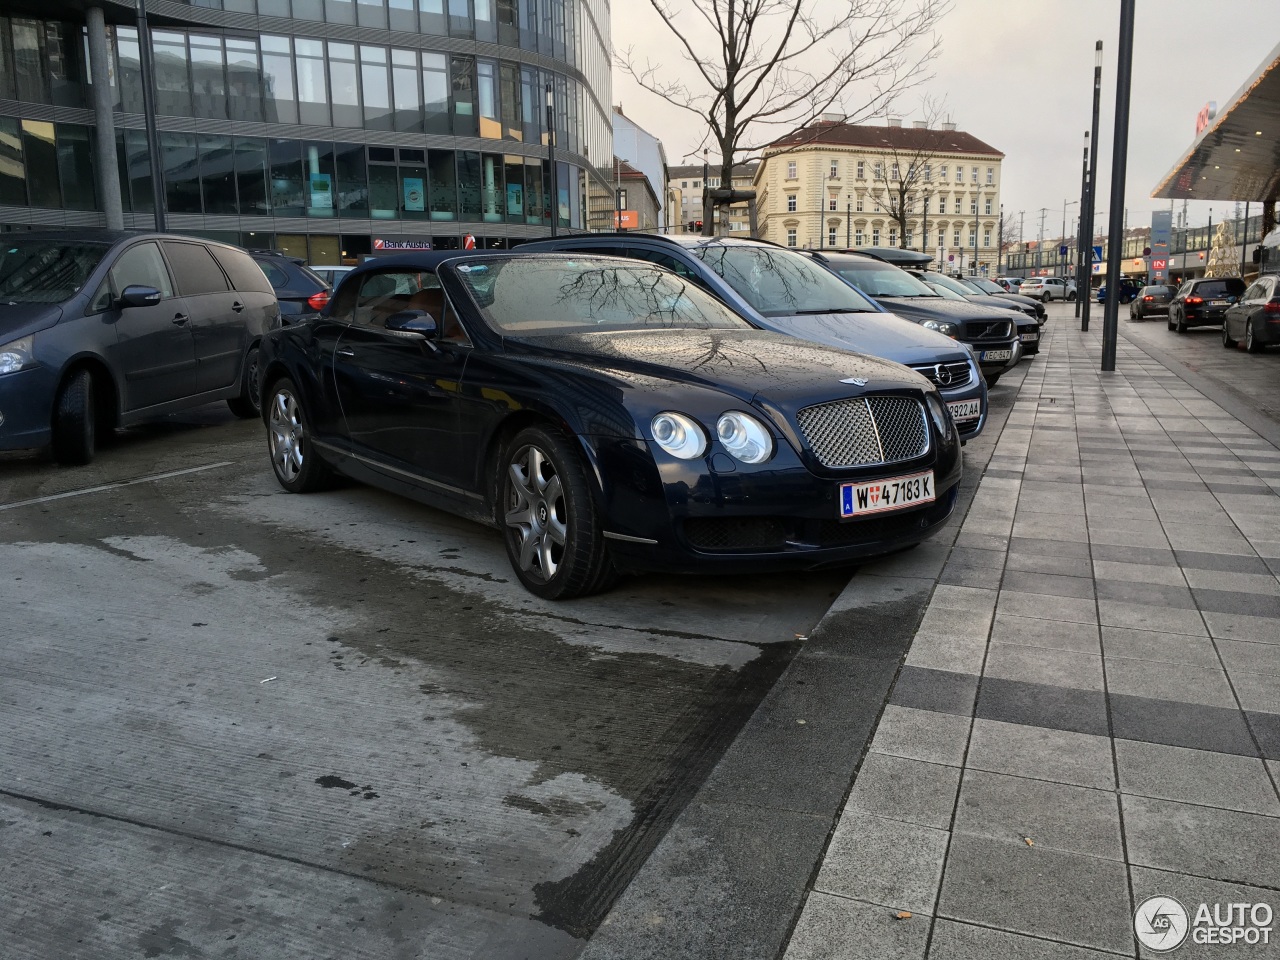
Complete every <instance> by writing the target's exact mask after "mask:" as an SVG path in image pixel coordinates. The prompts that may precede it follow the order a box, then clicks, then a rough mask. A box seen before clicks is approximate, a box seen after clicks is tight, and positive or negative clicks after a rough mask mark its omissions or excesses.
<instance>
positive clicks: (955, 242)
mask: <svg viewBox="0 0 1280 960" xmlns="http://www.w3.org/2000/svg"><path fill="white" fill-rule="evenodd" d="M951 245H952V246H953V247H958V246H960V228H959V227H957V228H956V232H955V236H953V237H952V242H951Z"/></svg>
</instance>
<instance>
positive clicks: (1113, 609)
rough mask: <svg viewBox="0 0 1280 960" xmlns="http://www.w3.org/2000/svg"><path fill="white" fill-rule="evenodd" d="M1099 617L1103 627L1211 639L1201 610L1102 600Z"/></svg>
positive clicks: (1099, 606)
mask: <svg viewBox="0 0 1280 960" xmlns="http://www.w3.org/2000/svg"><path fill="white" fill-rule="evenodd" d="M1098 618H1099V621H1100V622H1101V623H1102V625H1103V626H1108V627H1129V628H1131V629H1134V630H1158V631H1163V632H1166V633H1185V634H1187V635H1188V636H1200V637H1204V636H1208V633H1209V631H1208V629H1207V628H1206V627H1205V624H1204V620H1203V619H1202V618H1201V616H1200V613H1199V611H1197V610H1180V609H1177V608H1170V607H1164V606H1158V605H1155V604H1150V603H1127V602H1125V601H1123V600H1099V601H1098Z"/></svg>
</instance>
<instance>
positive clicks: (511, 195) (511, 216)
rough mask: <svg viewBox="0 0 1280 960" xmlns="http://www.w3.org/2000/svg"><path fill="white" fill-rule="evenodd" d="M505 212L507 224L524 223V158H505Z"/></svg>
mask: <svg viewBox="0 0 1280 960" xmlns="http://www.w3.org/2000/svg"><path fill="white" fill-rule="evenodd" d="M503 166H504V167H505V169H506V177H505V180H506V212H507V222H508V223H524V157H507V158H506V159H505V161H504V163H503Z"/></svg>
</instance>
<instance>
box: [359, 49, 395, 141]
mask: <svg viewBox="0 0 1280 960" xmlns="http://www.w3.org/2000/svg"><path fill="white" fill-rule="evenodd" d="M360 93H361V96H362V98H363V100H364V125H365V128H366V129H371V130H390V129H391V128H392V122H391V89H390V77H389V76H388V73H387V48H386V47H370V46H361V47H360Z"/></svg>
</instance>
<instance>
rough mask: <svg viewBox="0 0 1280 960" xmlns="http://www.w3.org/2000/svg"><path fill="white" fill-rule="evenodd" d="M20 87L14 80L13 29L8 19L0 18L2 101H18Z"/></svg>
mask: <svg viewBox="0 0 1280 960" xmlns="http://www.w3.org/2000/svg"><path fill="white" fill-rule="evenodd" d="M17 99H18V85H17V84H16V83H15V82H14V78H13V28H12V26H10V24H9V18H8V17H0V100H17Z"/></svg>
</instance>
